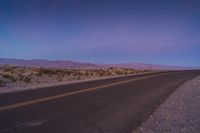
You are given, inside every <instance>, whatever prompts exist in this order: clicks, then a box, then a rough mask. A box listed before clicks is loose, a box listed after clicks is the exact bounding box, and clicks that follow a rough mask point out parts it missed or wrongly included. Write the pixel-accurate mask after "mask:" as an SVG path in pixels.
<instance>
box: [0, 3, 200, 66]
mask: <svg viewBox="0 0 200 133" xmlns="http://www.w3.org/2000/svg"><path fill="white" fill-rule="evenodd" d="M0 57H3V58H19V59H53V60H60V59H61V60H75V61H87V62H93V63H134V62H142V63H152V64H167V65H183V66H200V60H199V59H200V2H198V1H193V0H185V1H184V0H180V1H176V0H173V1H170V0H163V1H162V2H161V1H155V0H151V1H149V0H146V1H142V0H137V1H134V0H71V1H70V0H1V1H0Z"/></svg>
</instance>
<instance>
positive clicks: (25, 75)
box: [0, 66, 151, 87]
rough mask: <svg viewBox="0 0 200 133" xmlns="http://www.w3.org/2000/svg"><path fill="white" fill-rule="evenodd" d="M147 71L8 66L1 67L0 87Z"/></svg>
mask: <svg viewBox="0 0 200 133" xmlns="http://www.w3.org/2000/svg"><path fill="white" fill-rule="evenodd" d="M147 72H151V70H135V69H128V68H114V67H110V68H105V69H52V68H28V67H15V66H6V67H0V87H5V85H9V84H11V83H12V84H13V83H15V86H18V85H19V84H20V85H23V86H26V85H31V84H44V83H47V84H48V83H57V82H70V81H75V80H83V79H95V78H103V77H110V76H120V75H130V74H138V73H147ZM5 83H6V84H5Z"/></svg>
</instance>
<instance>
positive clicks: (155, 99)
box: [0, 70, 200, 133]
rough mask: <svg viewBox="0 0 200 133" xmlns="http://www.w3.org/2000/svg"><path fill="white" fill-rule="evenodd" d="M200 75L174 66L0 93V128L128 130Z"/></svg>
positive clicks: (20, 131)
mask: <svg viewBox="0 0 200 133" xmlns="http://www.w3.org/2000/svg"><path fill="white" fill-rule="evenodd" d="M198 75H200V71H197V70H191V71H173V72H172V71H171V72H162V73H156V74H143V75H137V76H136V75H134V76H133V75H132V76H125V77H118V78H111V79H103V80H96V81H88V82H83V83H74V84H68V85H61V86H57V87H47V88H43V89H37V90H28V91H21V92H16V93H8V94H0V133H130V132H131V131H132V130H133V129H135V128H137V127H138V126H139V125H140V124H141V122H142V121H144V120H145V119H146V118H148V116H149V115H150V114H152V113H153V112H154V111H155V109H156V108H157V107H158V106H159V105H160V104H161V103H162V102H163V101H164V100H165V99H166V98H167V97H168V96H169V95H170V94H171V93H172V92H173V91H174V90H175V89H176V88H177V87H178V86H179V85H181V84H182V83H184V82H186V81H188V80H190V79H192V78H193V77H195V76H198Z"/></svg>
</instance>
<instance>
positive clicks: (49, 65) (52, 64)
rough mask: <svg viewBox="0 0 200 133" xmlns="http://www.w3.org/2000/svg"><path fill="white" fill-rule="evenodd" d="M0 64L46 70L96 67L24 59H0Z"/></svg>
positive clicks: (83, 64) (69, 62)
mask: <svg viewBox="0 0 200 133" xmlns="http://www.w3.org/2000/svg"><path fill="white" fill-rule="evenodd" d="M0 64H7V65H15V66H26V67H44V68H90V67H95V66H96V65H94V64H91V63H81V62H74V61H69V60H65V61H61V60H56V61H50V60H40V59H34V60H22V59H3V58H0Z"/></svg>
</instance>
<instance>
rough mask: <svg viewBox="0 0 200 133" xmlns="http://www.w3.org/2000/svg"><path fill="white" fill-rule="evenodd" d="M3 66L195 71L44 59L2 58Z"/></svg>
mask: <svg viewBox="0 0 200 133" xmlns="http://www.w3.org/2000/svg"><path fill="white" fill-rule="evenodd" d="M0 64H1V65H14V66H20V67H22V66H25V67H43V68H74V69H100V68H108V67H120V68H132V69H152V70H183V69H195V68H192V67H183V66H169V65H157V64H144V63H121V64H94V63H87V62H76V61H71V60H54V61H53V60H43V59H33V60H24V59H5V58H0Z"/></svg>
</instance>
